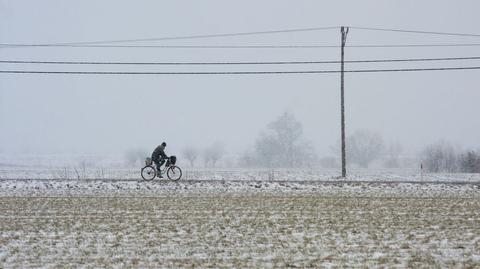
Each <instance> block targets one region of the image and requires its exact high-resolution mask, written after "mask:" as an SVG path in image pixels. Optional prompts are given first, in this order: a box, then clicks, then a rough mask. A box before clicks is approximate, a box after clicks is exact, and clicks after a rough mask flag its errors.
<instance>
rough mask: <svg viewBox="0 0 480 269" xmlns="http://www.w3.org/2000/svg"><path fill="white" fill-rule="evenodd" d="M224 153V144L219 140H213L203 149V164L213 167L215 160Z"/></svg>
mask: <svg viewBox="0 0 480 269" xmlns="http://www.w3.org/2000/svg"><path fill="white" fill-rule="evenodd" d="M224 154H225V145H224V144H223V143H221V142H215V143H213V144H212V145H210V146H209V147H208V148H206V149H205V150H204V151H203V159H204V162H205V166H211V167H215V165H216V164H217V162H218V161H219V160H220V159H221V158H222V157H223V155H224Z"/></svg>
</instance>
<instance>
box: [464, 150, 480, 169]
mask: <svg viewBox="0 0 480 269" xmlns="http://www.w3.org/2000/svg"><path fill="white" fill-rule="evenodd" d="M459 168H460V171H461V172H464V173H480V153H478V152H475V151H473V150H469V151H467V152H464V153H463V154H461V155H460V157H459Z"/></svg>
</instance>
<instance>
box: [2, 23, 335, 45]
mask: <svg viewBox="0 0 480 269" xmlns="http://www.w3.org/2000/svg"><path fill="white" fill-rule="evenodd" d="M332 29H339V27H338V26H332V27H310V28H296V29H282V30H270V31H255V32H237V33H221V34H206V35H186V36H168V37H154V38H138V39H117V40H101V41H84V42H64V43H52V44H48V43H44V44H27V45H33V46H59V45H91V44H112V43H127V42H128V43H131V42H145V41H166V40H183V39H199V38H215V37H230V36H248V35H264V34H279V33H294V32H309V31H321V30H332ZM2 45H4V46H15V45H20V46H21V45H24V44H2Z"/></svg>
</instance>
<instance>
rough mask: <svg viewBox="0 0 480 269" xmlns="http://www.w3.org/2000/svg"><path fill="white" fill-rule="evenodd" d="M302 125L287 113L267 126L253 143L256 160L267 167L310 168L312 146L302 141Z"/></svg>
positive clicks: (312, 155) (314, 158)
mask: <svg viewBox="0 0 480 269" xmlns="http://www.w3.org/2000/svg"><path fill="white" fill-rule="evenodd" d="M302 130H303V128H302V124H301V123H300V122H299V121H297V119H295V117H294V115H293V114H291V113H288V112H285V113H283V114H282V115H281V116H280V117H278V118H277V119H276V120H275V121H273V122H271V123H270V124H268V125H267V130H266V132H262V133H261V134H260V136H259V137H258V138H257V140H256V142H255V154H256V160H257V161H258V162H259V164H261V165H264V166H267V167H274V166H277V167H281V166H283V167H293V166H304V165H307V166H312V165H313V163H314V162H315V160H316V154H315V151H314V150H313V146H312V145H311V144H310V143H309V142H307V141H304V140H303V139H302V133H303V131H302Z"/></svg>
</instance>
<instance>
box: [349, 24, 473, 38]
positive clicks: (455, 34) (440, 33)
mask: <svg viewBox="0 0 480 269" xmlns="http://www.w3.org/2000/svg"><path fill="white" fill-rule="evenodd" d="M350 28H351V29H358V30H368V31H382V32H400V33H413V34H426V35H445V36H468V37H480V35H479V34H467V33H447V32H432V31H418V30H403V29H388V28H372V27H354V26H351V27H350Z"/></svg>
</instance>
